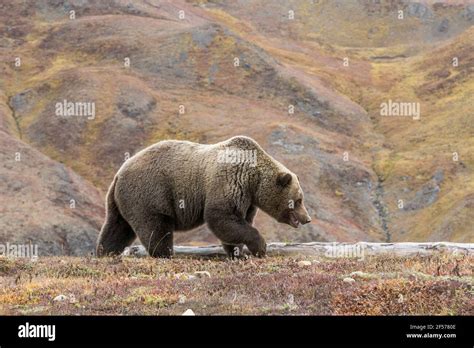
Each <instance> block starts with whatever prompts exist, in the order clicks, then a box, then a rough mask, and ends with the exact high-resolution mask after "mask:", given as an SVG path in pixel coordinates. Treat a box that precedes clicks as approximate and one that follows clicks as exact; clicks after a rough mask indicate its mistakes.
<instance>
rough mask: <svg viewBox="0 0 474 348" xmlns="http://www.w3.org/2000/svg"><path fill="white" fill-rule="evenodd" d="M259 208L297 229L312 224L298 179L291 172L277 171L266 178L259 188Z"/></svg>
mask: <svg viewBox="0 0 474 348" xmlns="http://www.w3.org/2000/svg"><path fill="white" fill-rule="evenodd" d="M258 191H259V193H258V194H257V196H258V202H259V204H258V207H259V208H260V209H262V210H263V211H264V212H265V213H267V214H268V215H270V216H271V217H273V218H274V219H275V220H277V221H278V222H281V223H285V224H288V225H290V226H293V227H294V228H297V227H298V226H299V224H307V223H309V222H311V217H310V216H309V214H308V211H307V210H306V207H305V206H304V203H303V199H304V196H303V190H302V189H301V187H300V183H299V180H298V177H297V176H296V175H295V174H294V173H291V172H290V171H277V173H272V175H271V176H270V177H267V178H265V180H264V181H263V182H262V183H261V187H260V188H259V190H258Z"/></svg>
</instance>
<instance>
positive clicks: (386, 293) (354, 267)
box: [0, 250, 474, 315]
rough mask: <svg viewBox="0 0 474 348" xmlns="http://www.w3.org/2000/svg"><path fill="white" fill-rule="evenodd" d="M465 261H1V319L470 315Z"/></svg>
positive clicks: (462, 256)
mask: <svg viewBox="0 0 474 348" xmlns="http://www.w3.org/2000/svg"><path fill="white" fill-rule="evenodd" d="M473 262H474V259H473V256H472V253H471V254H466V253H463V252H452V251H450V250H444V251H434V252H432V253H429V254H418V255H411V256H397V255H394V254H390V253H384V254H382V255H369V256H367V257H365V258H363V259H355V258H354V259H352V258H328V257H325V256H321V255H319V256H309V255H306V256H305V255H293V256H288V255H286V256H269V257H267V258H265V259H255V258H251V259H248V260H241V261H231V260H229V259H226V258H223V257H202V256H194V257H191V256H176V257H175V258H173V259H171V260H163V259H158V260H157V259H152V258H149V257H146V258H131V257H117V258H104V259H96V258H79V257H67V258H64V257H62V258H61V257H44V258H43V257H41V258H39V259H36V260H26V259H8V258H5V257H0V314H8V315H10V314H11V315H19V314H28V315H40V314H57V315H76V314H81V315H122V314H127V315H131V314H143V315H157V314H160V315H182V314H183V313H185V312H186V311H187V313H191V312H190V311H192V313H194V314H195V315H222V314H234V315H236V314H237V315H255V314H262V315H474V296H473V285H474V279H473V269H472V265H473Z"/></svg>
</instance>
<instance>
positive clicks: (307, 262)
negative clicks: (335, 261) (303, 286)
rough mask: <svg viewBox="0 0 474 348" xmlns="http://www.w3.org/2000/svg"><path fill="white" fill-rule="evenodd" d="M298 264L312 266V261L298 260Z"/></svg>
mask: <svg viewBox="0 0 474 348" xmlns="http://www.w3.org/2000/svg"><path fill="white" fill-rule="evenodd" d="M298 266H300V267H308V266H311V261H307V260H302V261H298Z"/></svg>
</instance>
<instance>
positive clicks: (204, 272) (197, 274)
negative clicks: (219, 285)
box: [194, 271, 211, 278]
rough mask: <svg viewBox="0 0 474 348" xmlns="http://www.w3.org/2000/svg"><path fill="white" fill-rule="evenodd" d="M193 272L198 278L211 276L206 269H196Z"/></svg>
mask: <svg viewBox="0 0 474 348" xmlns="http://www.w3.org/2000/svg"><path fill="white" fill-rule="evenodd" d="M194 274H195V275H196V276H197V277H198V278H211V273H209V272H208V271H196V272H194Z"/></svg>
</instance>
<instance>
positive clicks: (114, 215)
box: [96, 176, 136, 257]
mask: <svg viewBox="0 0 474 348" xmlns="http://www.w3.org/2000/svg"><path fill="white" fill-rule="evenodd" d="M116 182H117V176H115V177H114V181H113V182H112V184H111V185H110V188H109V191H108V192H107V198H106V201H107V203H106V208H105V209H106V216H105V222H104V225H103V226H102V229H101V230H100V234H99V238H98V240H97V248H96V254H97V256H99V257H102V256H111V255H119V254H121V253H122V252H123V250H124V249H125V248H126V247H127V246H129V245H130V244H132V242H133V241H134V240H135V238H136V235H135V232H133V229H132V228H131V227H130V225H129V224H128V222H127V221H125V219H124V218H123V216H122V215H121V214H120V211H119V209H118V207H117V203H116V202H115V184H116Z"/></svg>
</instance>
